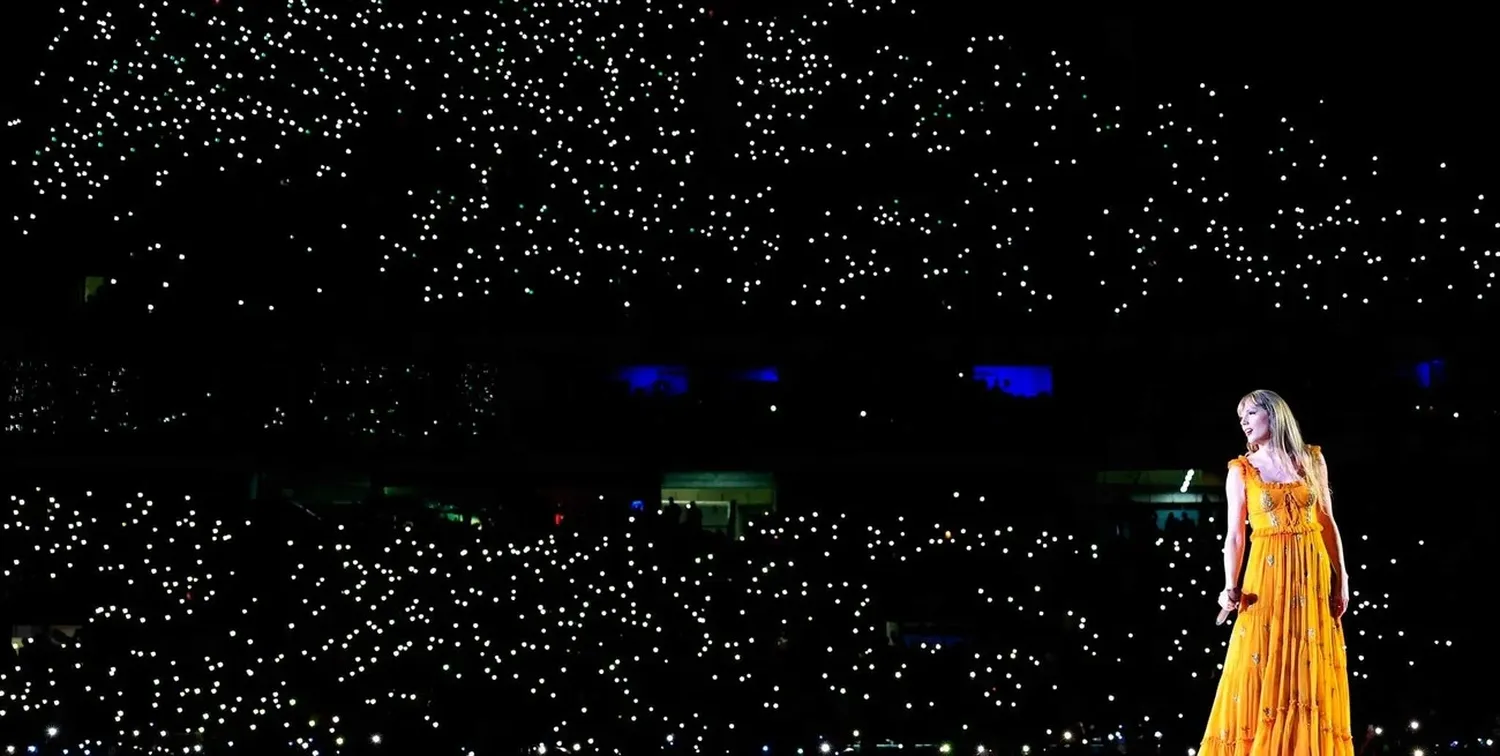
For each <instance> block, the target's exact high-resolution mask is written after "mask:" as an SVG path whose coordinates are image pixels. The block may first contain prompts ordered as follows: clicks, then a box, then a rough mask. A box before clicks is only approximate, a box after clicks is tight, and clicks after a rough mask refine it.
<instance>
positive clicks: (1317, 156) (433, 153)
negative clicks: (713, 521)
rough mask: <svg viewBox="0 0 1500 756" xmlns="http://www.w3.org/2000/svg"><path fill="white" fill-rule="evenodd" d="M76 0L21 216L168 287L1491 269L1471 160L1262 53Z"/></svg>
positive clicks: (498, 287)
mask: <svg viewBox="0 0 1500 756" xmlns="http://www.w3.org/2000/svg"><path fill="white" fill-rule="evenodd" d="M57 11H58V12H57V14H56V16H55V19H53V21H54V22H55V25H54V28H53V29H52V30H51V32H50V33H51V34H52V35H53V38H52V42H51V44H50V45H49V46H48V53H47V55H46V56H45V57H44V58H43V59H42V60H40V61H38V62H37V70H36V71H34V72H32V76H31V81H32V83H33V84H34V87H35V88H36V89H37V91H38V92H40V93H42V96H41V98H40V99H41V101H43V102H46V103H50V105H49V106H48V107H47V108H45V109H43V110H42V111H41V112H38V113H35V114H32V115H28V116H27V117H26V118H23V119H19V120H18V121H16V122H14V123H12V124H10V126H11V128H10V129H8V130H7V131H8V132H9V136H10V137H11V138H10V139H8V140H7V141H8V142H9V143H11V144H13V147H14V149H13V150H12V155H13V157H12V158H11V160H10V164H11V165H12V167H14V168H17V169H20V172H19V173H18V175H21V176H23V177H24V178H25V180H26V183H27V184H28V188H29V190H30V193H31V194H30V200H29V201H28V202H27V203H26V204H24V205H19V206H17V208H16V209H15V210H13V211H12V212H11V213H10V215H11V221H12V224H13V226H14V227H15V228H17V229H18V230H19V233H20V234H21V235H23V236H29V235H31V234H33V233H37V234H44V235H45V238H44V239H40V240H38V241H37V242H36V243H39V244H47V245H51V246H52V247H53V248H56V247H66V246H71V244H72V243H76V242H78V241H79V240H78V238H77V237H76V234H77V233H78V232H79V229H86V228H90V227H91V225H90V224H91V223H92V222H93V221H94V220H98V221H100V222H102V223H104V224H107V225H109V226H111V228H110V230H109V235H108V240H109V246H110V247H111V249H114V250H117V252H115V253H113V254H112V255H110V256H106V257H105V258H104V259H103V261H102V262H101V265H100V267H101V270H99V271H97V273H99V274H101V275H102V276H103V277H104V278H105V279H107V280H108V281H109V284H108V285H107V286H105V287H104V290H105V293H106V295H107V297H108V296H109V295H112V297H113V300H114V301H125V302H128V303H130V307H132V308H135V307H139V308H140V309H141V311H142V312H150V313H158V314H161V313H169V312H177V313H178V314H183V315H185V314H186V312H184V311H186V310H194V311H196V310H197V308H203V307H208V308H212V309H219V310H224V311H235V310H238V311H245V312H260V313H274V312H278V310H277V308H278V307H281V308H283V310H285V308H286V306H287V305H304V306H317V303H318V302H320V301H323V302H325V303H326V302H327V301H328V300H327V298H328V297H331V296H336V295H340V294H347V293H348V291H347V290H348V289H350V288H353V287H364V286H369V285H371V284H370V282H371V281H380V282H383V283H384V285H386V286H387V287H388V288H387V289H385V290H387V291H390V292H394V293H395V295H396V298H397V299H399V300H402V301H408V302H411V303H412V304H414V305H416V304H417V303H427V304H435V303H443V302H447V303H454V302H469V301H474V300H481V301H483V300H504V301H511V300H518V301H526V300H530V299H534V298H537V297H542V298H569V297H572V298H578V297H583V298H588V299H589V300H590V301H593V302H596V303H602V304H603V305H604V306H605V307H606V309H607V311H613V312H615V313H619V314H625V313H628V312H632V311H633V309H632V308H634V310H639V309H640V308H641V307H642V306H646V307H651V306H660V307H663V308H666V310H667V311H671V309H672V308H673V307H675V306H677V305H674V304H673V303H675V302H679V301H680V300H679V299H678V298H677V297H678V296H679V295H681V296H693V297H697V298H698V299H696V300H693V301H697V302H703V301H715V302H718V303H721V304H724V303H727V304H729V305H732V306H737V307H746V308H762V309H774V310H776V311H782V312H784V311H807V310H813V311H831V312H845V311H856V312H862V311H866V310H867V309H868V308H871V307H874V306H876V305H877V304H879V305H881V306H900V307H915V308H918V309H919V310H922V311H951V310H955V309H963V308H972V307H982V308H990V309H998V310H1001V311H1006V312H1014V313H1051V314H1054V315H1057V314H1068V315H1075V314H1080V313H1086V312H1097V313H1100V314H1104V315H1124V314H1127V313H1129V312H1130V308H1131V307H1132V306H1138V305H1140V304H1141V303H1143V302H1144V301H1145V300H1146V299H1147V298H1148V297H1155V298H1158V299H1165V301H1168V302H1170V301H1174V300H1173V298H1174V297H1178V296H1185V295H1187V294H1188V293H1190V292H1198V293H1200V294H1201V292H1202V291H1204V290H1205V289H1207V290H1214V291H1218V290H1224V291H1232V290H1241V291H1243V292H1244V293H1246V294H1248V295H1253V296H1254V297H1256V298H1257V300H1258V301H1260V302H1262V303H1263V304H1264V306H1265V307H1267V308H1268V309H1276V308H1282V307H1295V308H1300V309H1301V310H1306V311H1315V312H1320V311H1329V312H1336V313H1360V312H1373V311H1374V308H1382V307H1387V308H1388V307H1414V308H1421V307H1422V306H1423V305H1425V304H1429V303H1434V302H1449V303H1456V302H1460V301H1462V302H1469V303H1473V302H1478V301H1483V300H1484V299H1485V297H1486V295H1487V294H1489V293H1490V291H1491V290H1492V288H1493V285H1494V280H1495V272H1496V265H1495V255H1494V252H1493V250H1494V249H1495V244H1496V229H1497V228H1500V219H1497V218H1495V217H1494V213H1493V211H1490V210H1488V209H1487V202H1486V200H1485V197H1484V195H1483V194H1482V193H1480V192H1465V191H1460V190H1458V189H1455V188H1454V187H1455V186H1456V185H1455V184H1453V183H1452V182H1451V181H1450V180H1449V179H1447V178H1446V177H1447V176H1448V175H1449V173H1450V171H1451V170H1452V169H1450V166H1449V163H1448V162H1446V161H1438V160H1434V161H1432V165H1431V166H1429V167H1428V168H1427V169H1426V173H1425V174H1422V175H1423V176H1425V177H1426V179H1427V180H1423V181H1422V182H1421V183H1418V184H1410V185H1408V184H1406V183H1393V182H1395V181H1396V179H1393V178H1392V177H1390V176H1388V175H1387V174H1388V171H1386V170H1384V169H1383V166H1385V165H1386V164H1387V163H1389V162H1391V161H1389V160H1387V161H1385V162H1382V159H1381V158H1382V157H1390V156H1389V155H1386V156H1382V155H1368V154H1348V152H1346V151H1343V150H1341V149H1340V146H1339V140H1338V135H1337V134H1329V135H1324V134H1322V133H1320V132H1319V131H1318V128H1317V127H1318V124H1312V125H1299V124H1298V123H1295V122H1293V121H1292V120H1291V118H1290V117H1289V116H1287V115H1285V111H1287V110H1288V109H1291V108H1292V107H1293V106H1295V105H1300V103H1293V102H1290V101H1288V98H1289V97H1290V95H1286V96H1283V95H1281V94H1279V93H1275V92H1259V91H1257V90H1252V89H1251V88H1250V87H1248V86H1245V85H1243V84H1233V85H1230V84H1228V83H1224V84H1222V85H1212V84H1209V83H1207V82H1205V83H1202V85H1201V86H1199V87H1197V88H1194V89H1190V90H1189V91H1183V92H1181V93H1180V97H1178V98H1176V99H1174V100H1172V101H1170V102H1168V101H1163V102H1157V103H1154V104H1152V105H1151V106H1148V107H1145V108H1140V107H1135V106H1132V107H1126V105H1122V104H1120V102H1121V98H1120V97H1118V96H1116V93H1114V92H1111V91H1110V90H1109V88H1108V87H1107V86H1104V85H1102V84H1100V83H1099V81H1098V77H1097V76H1091V74H1090V72H1088V71H1085V70H1082V69H1081V67H1080V66H1081V65H1082V64H1080V63H1079V62H1077V61H1075V60H1073V59H1072V58H1071V57H1070V56H1069V55H1068V54H1067V53H1066V52H1064V51H1062V50H1060V49H1057V48H1055V47H1049V46H1034V45H1033V44H1032V43H1029V42H1028V40H1026V39H1017V38H1015V37H1013V36H1008V35H1007V34H1006V33H1005V30H1004V29H999V28H988V27H992V26H994V24H993V22H991V21H988V20H985V19H982V18H979V17H976V18H975V19H974V20H973V22H972V23H968V24H960V23H954V22H953V19H951V18H943V19H941V20H942V21H943V23H941V24H935V23H933V21H934V20H935V19H934V18H932V16H934V15H936V14H942V15H944V16H946V15H947V14H950V13H952V12H954V11H953V10H952V9H945V10H941V11H939V10H930V11H929V10H927V9H923V8H919V7H918V6H917V5H915V4H909V3H899V2H894V1H888V2H830V3H828V4H827V5H824V6H808V7H807V8H806V9H805V10H803V11H801V12H799V13H797V14H795V15H793V14H787V15H781V16H771V17H766V16H758V15H749V16H746V15H743V14H735V13H716V9H715V8H713V7H704V6H696V5H685V4H680V3H678V4H673V3H645V4H630V3H623V2H582V3H577V2H556V3H547V2H530V3H523V2H508V3H501V4H499V5H492V6H490V7H487V8H483V9H452V10H450V9H433V8H429V7H427V6H400V5H397V6H392V5H390V4H387V3H382V2H373V1H370V0H363V1H362V2H357V3H354V4H352V5H348V6H341V7H339V8H337V9H334V8H331V7H326V8H325V7H323V6H316V5H309V4H305V3H292V4H286V5H281V6H276V7H263V6H249V5H241V4H236V3H233V2H222V3H220V2H216V3H212V4H210V3H196V4H187V5H184V4H180V3H166V2H162V1H161V0H142V1H141V2H138V3H135V4H133V5H130V6H128V7H123V6H122V7H116V6H110V5H104V4H100V3H88V2H69V3H66V4H64V5H63V6H61V7H59V8H58V9H57ZM955 29H962V30H963V31H962V36H954V35H955V34H958V32H955V31H954V30H955ZM945 34H946V35H948V36H947V37H944V36H942V35H945ZM949 37H951V38H949ZM1278 98H1281V99H1278ZM1391 149H1392V150H1393V151H1396V150H1399V149H1403V148H1402V146H1400V145H1392V146H1391ZM1122 166H1125V167H1129V171H1130V172H1129V178H1128V180H1121V177H1120V171H1121V170H1122ZM1419 178H1420V177H1419ZM226 271H229V273H228V274H227V275H226ZM355 272H357V273H359V275H355V274H354V273H355ZM110 290H113V291H110ZM566 301H573V300H571V299H570V300H566ZM1055 308H1056V309H1055Z"/></svg>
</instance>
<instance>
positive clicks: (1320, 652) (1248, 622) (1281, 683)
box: [1198, 446, 1354, 756]
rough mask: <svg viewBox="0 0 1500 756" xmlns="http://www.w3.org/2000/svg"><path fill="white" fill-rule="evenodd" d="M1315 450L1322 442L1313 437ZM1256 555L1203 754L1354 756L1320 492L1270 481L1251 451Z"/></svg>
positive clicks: (1240, 461) (1243, 467) (1236, 463)
mask: <svg viewBox="0 0 1500 756" xmlns="http://www.w3.org/2000/svg"><path fill="white" fill-rule="evenodd" d="M1308 448H1309V450H1310V451H1311V452H1312V454H1313V456H1314V458H1317V457H1318V456H1319V454H1320V451H1319V449H1318V447H1316V446H1309V447H1308ZM1229 467H1230V469H1233V468H1235V467H1239V468H1240V471H1241V473H1242V474H1243V476H1244V480H1245V508H1246V509H1247V510H1248V512H1249V515H1250V528H1251V532H1250V560H1249V563H1248V565H1247V566H1246V567H1245V576H1244V580H1243V582H1242V584H1241V594H1242V598H1241V600H1240V608H1239V611H1238V612H1237V614H1236V617H1235V621H1234V628H1233V630H1232V634H1231V635H1230V639H1229V652H1228V654H1227V655H1226V656H1225V658H1224V672H1223V675H1222V676H1221V677H1220V678H1219V688H1218V692H1217V693H1216V694H1215V695H1214V706H1213V709H1212V711H1211V712H1210V713H1209V716H1208V728H1207V729H1206V730H1205V731H1204V734H1203V742H1202V744H1201V745H1200V747H1199V749H1198V754H1199V756H1227V755H1233V756H1352V754H1353V753H1354V740H1353V734H1352V733H1351V732H1350V728H1349V722H1350V717H1349V672H1348V669H1347V668H1346V667H1345V659H1346V657H1345V651H1344V630H1343V628H1342V627H1341V626H1340V625H1338V624H1336V623H1335V622H1334V618H1333V613H1332V610H1331V609H1330V607H1329V597H1330V596H1331V595H1332V594H1331V592H1332V591H1333V590H1334V587H1335V586H1334V585H1333V560H1332V559H1331V558H1329V554H1328V548H1327V546H1325V545H1324V543H1323V536H1322V534H1323V523H1324V521H1325V519H1326V518H1325V517H1323V516H1322V514H1321V512H1320V510H1319V507H1318V504H1317V494H1316V492H1315V491H1313V490H1312V489H1311V488H1309V487H1308V486H1307V484H1305V483H1303V482H1300V481H1299V482H1296V483H1267V482H1266V481H1263V480H1261V478H1260V474H1259V473H1258V472H1257V471H1256V469H1255V466H1254V465H1252V464H1250V460H1249V459H1248V458H1246V457H1239V458H1236V459H1233V460H1231V461H1230V462H1229Z"/></svg>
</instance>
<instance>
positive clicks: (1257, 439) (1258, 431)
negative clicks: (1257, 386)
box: [1240, 404, 1271, 446]
mask: <svg viewBox="0 0 1500 756" xmlns="http://www.w3.org/2000/svg"><path fill="white" fill-rule="evenodd" d="M1240 430H1241V431H1242V432H1243V433H1244V434H1245V440H1246V441H1249V442H1250V443H1252V444H1255V445H1257V446H1264V445H1266V444H1267V443H1268V442H1270V440H1271V418H1270V417H1268V416H1267V415H1266V411H1265V410H1263V409H1261V408H1260V407H1258V406H1256V405H1254V404H1247V405H1245V406H1243V407H1241V408H1240Z"/></svg>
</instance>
